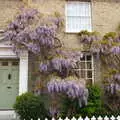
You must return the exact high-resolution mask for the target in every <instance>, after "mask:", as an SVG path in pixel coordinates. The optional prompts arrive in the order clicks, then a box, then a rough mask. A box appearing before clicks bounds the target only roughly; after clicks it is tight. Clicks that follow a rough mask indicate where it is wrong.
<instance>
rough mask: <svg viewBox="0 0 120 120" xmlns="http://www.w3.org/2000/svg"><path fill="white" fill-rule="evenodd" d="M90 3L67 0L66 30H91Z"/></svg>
mask: <svg viewBox="0 0 120 120" xmlns="http://www.w3.org/2000/svg"><path fill="white" fill-rule="evenodd" d="M91 29H92V28H91V3H90V2H79V1H68V2H67V4H66V32H73V33H74V32H80V31H81V30H88V31H91Z"/></svg>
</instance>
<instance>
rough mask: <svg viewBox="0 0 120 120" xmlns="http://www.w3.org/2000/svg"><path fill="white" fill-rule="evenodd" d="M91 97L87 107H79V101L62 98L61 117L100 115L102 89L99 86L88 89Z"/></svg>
mask: <svg viewBox="0 0 120 120" xmlns="http://www.w3.org/2000/svg"><path fill="white" fill-rule="evenodd" d="M88 90H89V97H88V104H87V106H83V107H82V108H80V107H79V101H78V100H77V99H74V100H72V99H70V98H68V97H66V96H65V97H63V98H62V108H61V116H63V117H65V116H69V117H72V116H76V117H79V116H83V117H85V116H90V117H91V116H92V115H96V116H97V115H99V113H100V111H101V110H102V109H101V105H102V104H101V89H100V87H98V86H90V87H88Z"/></svg>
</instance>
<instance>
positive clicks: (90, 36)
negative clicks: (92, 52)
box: [79, 30, 99, 45]
mask: <svg viewBox="0 0 120 120" xmlns="http://www.w3.org/2000/svg"><path fill="white" fill-rule="evenodd" d="M79 36H80V42H81V43H84V44H88V45H89V44H91V43H92V42H93V41H97V40H99V38H98V33H97V32H88V31H86V30H83V31H81V32H80V33H79Z"/></svg>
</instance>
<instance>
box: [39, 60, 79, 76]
mask: <svg viewBox="0 0 120 120" xmlns="http://www.w3.org/2000/svg"><path fill="white" fill-rule="evenodd" d="M79 59H80V58H79ZM76 61H77V60H75V59H68V58H67V59H65V58H54V59H52V60H51V61H49V62H48V63H46V64H40V67H39V68H40V72H42V73H44V74H51V73H54V72H56V73H57V74H58V76H61V77H62V78H64V77H67V76H68V75H69V74H70V73H71V72H72V71H73V70H74V68H76V66H77V64H76Z"/></svg>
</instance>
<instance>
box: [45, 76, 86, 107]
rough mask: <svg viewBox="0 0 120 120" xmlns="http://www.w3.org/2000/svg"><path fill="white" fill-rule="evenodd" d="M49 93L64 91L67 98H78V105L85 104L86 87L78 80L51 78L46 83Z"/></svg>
mask: <svg viewBox="0 0 120 120" xmlns="http://www.w3.org/2000/svg"><path fill="white" fill-rule="evenodd" d="M47 88H48V92H49V93H65V94H66V95H67V96H68V97H69V98H72V99H75V98H77V99H78V100H79V105H80V107H81V106H82V105H86V104H87V99H88V89H86V87H85V85H84V84H83V83H82V82H81V81H80V80H71V79H69V78H68V79H63V80H59V79H54V78H53V79H52V80H51V81H50V82H48V84H47Z"/></svg>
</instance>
